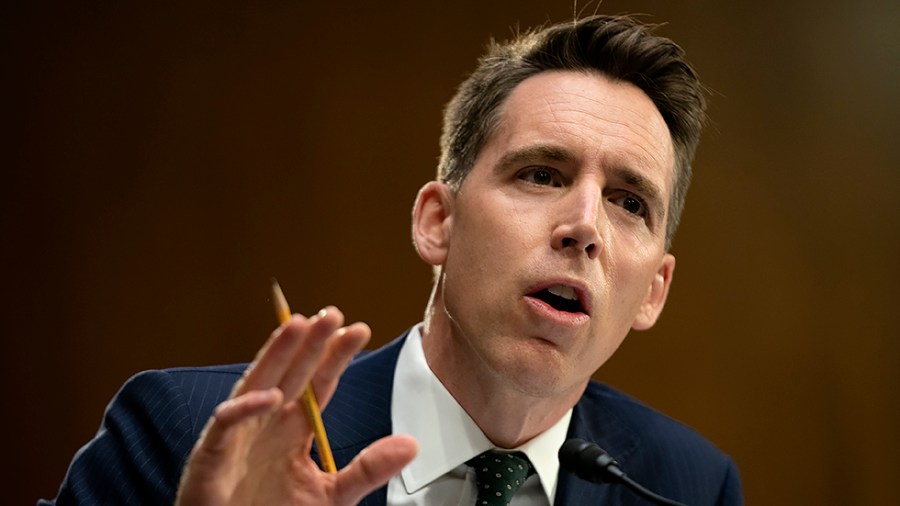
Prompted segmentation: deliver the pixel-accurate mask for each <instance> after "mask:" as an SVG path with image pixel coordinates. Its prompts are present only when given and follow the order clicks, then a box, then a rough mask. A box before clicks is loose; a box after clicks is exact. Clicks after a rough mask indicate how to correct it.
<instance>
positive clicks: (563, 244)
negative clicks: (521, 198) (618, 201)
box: [551, 188, 603, 260]
mask: <svg viewBox="0 0 900 506" xmlns="http://www.w3.org/2000/svg"><path fill="white" fill-rule="evenodd" d="M560 204H561V205H560V206H559V207H557V208H556V209H555V211H556V213H557V216H556V220H555V221H556V224H555V225H554V227H553V232H552V234H551V245H552V246H553V249H555V250H560V251H566V250H568V251H573V252H578V253H581V252H582V251H583V252H584V253H585V254H586V255H587V256H588V258H590V259H591V260H593V259H596V258H597V257H598V256H599V255H600V248H601V240H600V225H599V223H600V219H601V213H602V212H603V208H602V195H601V191H600V190H599V189H595V188H580V189H574V188H573V189H572V191H571V192H569V194H567V195H566V196H565V197H564V198H563V199H562V200H561V201H560Z"/></svg>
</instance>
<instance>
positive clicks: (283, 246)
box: [0, 0, 900, 505]
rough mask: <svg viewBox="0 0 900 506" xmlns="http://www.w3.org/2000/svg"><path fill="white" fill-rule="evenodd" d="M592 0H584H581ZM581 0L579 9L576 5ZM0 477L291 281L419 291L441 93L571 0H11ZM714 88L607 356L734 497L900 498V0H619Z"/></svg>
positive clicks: (401, 301)
mask: <svg viewBox="0 0 900 506" xmlns="http://www.w3.org/2000/svg"><path fill="white" fill-rule="evenodd" d="M582 7H583V8H584V9H586V10H587V11H588V12H590V11H593V10H594V9H595V8H597V6H596V5H594V4H591V5H582ZM579 8H581V7H579ZM3 10H4V12H5V15H4V18H5V19H4V21H2V24H3V27H4V28H3V31H4V43H5V46H6V48H5V51H4V57H3V63H2V65H3V67H4V72H3V81H4V85H5V86H4V87H5V88H6V92H5V93H4V100H3V112H2V116H3V119H4V123H6V125H7V126H6V128H5V130H6V132H7V133H6V134H5V135H4V136H3V141H2V142H3V145H4V148H3V159H2V161H0V165H2V179H0V198H2V201H0V210H2V215H0V226H2V229H0V233H2V236H0V237H2V244H3V246H2V251H3V257H4V261H3V303H2V322H3V329H2V333H3V336H4V339H5V342H6V343H7V346H8V348H7V350H8V351H7V352H6V353H5V356H6V357H7V358H6V360H5V362H6V363H5V365H4V367H3V373H2V374H3V378H2V380H3V385H4V386H5V393H4V402H3V404H4V408H3V413H4V414H3V418H4V426H5V438H6V443H5V444H4V447H5V449H6V451H5V452H4V454H5V459H6V461H7V465H6V466H4V467H5V468H6V469H7V471H5V473H4V477H3V480H4V482H6V483H7V486H6V487H5V489H6V494H5V496H6V497H7V500H9V504H32V503H33V502H34V501H35V500H36V499H37V498H38V497H40V496H43V497H52V496H53V495H54V494H55V491H56V487H57V486H58V484H59V482H60V481H61V479H62V477H63V475H64V473H65V471H66V467H67V465H68V462H69V460H70V459H71V458H72V455H73V454H74V453H75V451H76V450H77V449H78V448H79V447H80V446H81V445H82V444H84V443H85V442H87V441H88V440H89V439H90V438H91V437H92V435H93V434H94V432H95V431H96V429H97V426H98V423H99V421H100V417H101V414H102V412H103V408H104V406H105V404H106V403H107V401H108V400H109V399H110V397H111V396H112V395H114V393H115V392H116V390H117V389H118V387H119V386H120V385H121V383H122V382H123V381H125V379H127V378H128V377H129V376H130V375H132V374H134V373H136V372H138V371H140V370H143V369H148V368H163V367H170V366H179V365H201V364H214V363H223V362H242V361H246V360H249V359H250V358H252V356H253V354H254V352H255V350H256V349H257V347H258V346H259V345H260V344H261V343H262V342H263V341H264V339H265V338H266V336H268V334H269V332H270V331H271V330H272V329H273V328H274V326H275V321H274V315H273V312H272V308H271V305H270V303H269V301H268V288H269V278H270V277H271V276H273V275H274V276H277V277H278V279H279V280H280V281H281V284H282V286H283V287H284V289H285V292H286V293H287V296H288V298H289V300H290V301H291V304H292V307H293V308H294V309H295V310H297V311H300V312H305V313H311V312H313V311H316V310H318V309H319V308H320V307H322V306H324V305H326V304H336V305H338V306H340V307H341V308H342V309H343V310H344V311H345V313H346V314H347V315H348V317H349V318H352V319H354V320H364V321H367V322H368V323H369V324H370V325H371V326H372V328H373V329H374V332H375V341H376V343H377V344H380V343H383V342H386V341H388V340H390V339H392V338H393V337H395V336H396V335H398V334H399V333H401V332H402V331H404V330H405V329H406V328H407V327H408V326H410V325H412V324H414V323H415V322H417V321H419V319H420V318H421V313H422V309H423V307H424V304H425V301H426V298H427V296H428V291H429V288H430V282H431V275H430V270H429V268H428V267H426V266H425V265H424V264H422V263H421V262H420V261H419V259H418V257H417V256H416V254H415V252H414V250H413V248H412V246H411V244H410V238H409V235H410V234H409V213H410V210H411V205H412V201H413V198H414V196H415V193H416V190H417V189H418V188H419V186H420V185H421V184H423V183H424V182H425V181H427V180H428V179H430V178H432V177H433V174H434V167H435V163H436V158H437V155H438V147H437V139H438V135H439V129H440V117H441V108H442V106H443V104H444V103H445V102H446V101H447V100H448V99H449V97H450V96H451V94H452V93H453V91H454V89H455V86H456V85H457V84H458V83H459V81H460V80H461V79H462V78H463V77H464V76H465V75H466V74H467V73H468V72H469V71H470V70H471V69H472V68H473V66H474V62H475V59H476V58H477V56H478V55H479V54H480V52H481V49H482V47H483V46H484V44H485V43H486V42H487V40H488V39H489V37H491V36H493V37H496V38H506V37H508V36H509V35H510V34H511V33H512V31H513V28H512V27H515V26H521V27H530V26H533V25H536V24H540V23H543V22H545V21H548V20H550V21H563V20H567V19H571V18H572V16H573V6H572V2H563V1H555V2H550V1H532V0H518V1H507V0H502V1H492V2H483V1H474V0H458V1H455V2H441V1H424V0H422V1H417V2H413V1H395V2H355V1H350V2H315V3H313V2H300V1H276V0H271V1H260V2H234V1H227V0H226V1H217V2H210V1H206V2H201V1H189V2H171V1H161V2H112V1H106V2H101V1H98V2H48V1H33V2H21V1H20V2H9V3H7V4H6V5H5V6H4V7H3ZM599 11H601V12H604V13H618V12H641V13H649V14H650V15H649V16H647V17H646V18H645V19H646V20H648V21H651V22H659V23H666V24H665V26H663V27H662V28H661V30H660V32H661V33H662V34H664V35H667V36H670V37H672V38H674V39H675V40H677V41H678V42H679V43H681V44H682V45H683V47H684V48H685V49H686V50H687V51H688V54H689V57H690V60H691V61H692V62H693V63H694V65H695V66H696V67H697V68H698V70H699V72H700V74H701V76H702V77H703V78H704V80H705V82H706V83H707V85H708V86H709V87H710V89H711V91H712V106H711V111H710V112H711V116H712V120H713V124H712V126H711V127H710V128H709V129H708V131H707V133H706V135H705V138H704V142H703V143H702V144H701V149H700V152H699V154H698V159H697V163H696V178H695V183H694V186H693V188H692V190H691V193H690V196H689V198H688V205H687V209H686V211H685V216H684V220H683V225H682V228H681V230H680V233H679V236H678V237H677V238H676V241H675V247H674V251H675V253H676V255H677V256H678V269H677V273H676V274H677V275H676V283H675V285H674V290H673V293H672V294H671V297H670V302H669V306H668V307H667V309H666V312H665V314H664V316H663V318H662V320H661V322H660V323H659V325H658V326H657V327H656V328H655V329H653V330H652V331H649V332H644V333H639V334H634V335H632V336H631V337H630V338H629V339H628V340H626V342H625V344H624V345H623V347H622V349H620V351H619V353H618V354H617V355H616V356H615V357H613V359H612V360H611V361H610V362H609V363H608V364H607V365H606V366H604V367H603V368H602V369H601V370H600V371H599V373H598V375H597V376H598V378H600V379H602V380H604V381H607V382H609V383H612V384H613V385H616V386H618V387H620V388H622V389H624V390H626V391H627V392H629V393H632V394H634V395H636V396H638V397H640V398H642V399H643V400H645V401H647V402H648V403H650V404H652V405H654V406H656V407H658V408H660V409H662V410H663V411H665V412H667V413H669V414H671V415H672V416H674V417H676V418H679V419H681V420H683V421H685V422H687V423H688V424H690V425H692V426H694V427H696V428H698V429H699V430H700V431H701V432H703V433H704V434H706V435H707V436H708V437H709V438H710V439H712V440H713V441H714V442H715V443H716V444H717V445H719V446H720V447H721V448H722V449H723V450H725V451H726V452H728V453H729V454H731V455H732V456H734V458H735V459H736V460H737V462H738V464H739V465H740V467H741V470H742V473H743V479H744V482H745V489H746V497H747V501H748V503H749V504H760V505H796V504H834V505H837V504H842V505H843V504H854V505H883V504H900V489H898V488H897V487H896V478H897V477H898V475H900V473H898V465H897V461H896V455H897V454H898V453H900V441H898V431H897V427H900V402H898V385H900V344H898V341H900V339H898V337H900V317H898V310H897V309H896V305H897V303H898V300H900V297H898V296H900V289H898V285H900V204H898V197H900V174H898V168H900V143H898V142H897V141H896V140H895V136H896V135H897V134H898V133H900V98H898V93H897V90H898V89H900V30H898V27H900V4H898V3H897V2H895V1H893V0H881V1H879V0H860V1H858V2H853V3H839V2H825V3H822V2H813V1H806V0H789V1H787V2H782V3H780V4H778V5H777V6H772V5H764V4H760V3H759V2H752V1H750V0H735V1H731V2H720V1H712V0H705V1H694V2H671V1H663V0H659V1H650V0H647V1H625V0H619V1H614V0H607V1H605V2H603V3H602V5H600V6H599Z"/></svg>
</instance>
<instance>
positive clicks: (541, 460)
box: [391, 324, 572, 504]
mask: <svg viewBox="0 0 900 506" xmlns="http://www.w3.org/2000/svg"><path fill="white" fill-rule="evenodd" d="M421 328H422V325H421V324H419V325H417V326H415V327H414V328H413V329H412V330H411V331H410V332H409V334H408V336H407V338H406V342H405V343H404V344H403V348H402V349H401V350H400V356H399V358H398V360H397V368H396V371H395V372H394V388H393V393H392V396H391V399H392V400H391V419H392V421H393V422H392V423H393V432H394V433H395V434H409V435H411V436H413V437H415V438H416V440H417V441H419V442H420V447H419V453H418V455H417V456H416V458H415V459H414V460H413V461H412V463H410V464H409V465H408V466H406V467H405V468H404V469H403V471H402V472H401V477H402V479H403V486H404V487H405V488H406V491H407V493H410V494H411V493H414V492H416V491H417V490H419V489H421V488H422V487H424V486H426V485H428V484H429V483H431V482H432V481H434V480H435V479H437V478H439V477H440V476H442V475H444V474H446V473H448V472H450V471H452V470H453V469H455V468H456V467H458V466H460V465H462V464H463V463H465V462H466V461H467V460H469V459H470V458H472V457H474V456H476V455H478V454H480V453H482V452H485V451H487V450H490V449H492V448H494V445H493V444H492V443H491V442H490V440H489V439H488V438H487V437H486V436H485V435H484V433H482V432H481V429H479V428H478V425H476V424H475V422H474V421H473V420H472V418H471V417H470V416H469V415H468V413H466V412H465V410H463V409H462V407H461V406H460V405H459V403H457V402H456V399H454V398H453V396H452V395H450V392H448V391H447V389H446V388H444V385H443V384H441V382H440V380H438V378H437V377H436V376H435V375H434V373H433V372H432V371H431V369H430V368H429V367H428V363H427V362H426V360H425V352H424V350H423V349H422V334H421ZM571 418H572V410H571V409H569V410H568V411H567V412H566V413H565V415H563V417H562V418H561V419H560V420H559V421H557V422H556V423H555V424H554V425H553V426H552V427H550V429H548V430H547V431H545V432H543V433H542V434H540V435H538V436H536V437H535V438H533V439H531V440H530V441H528V442H527V443H525V444H523V445H522V446H521V447H519V448H515V450H517V451H521V452H523V453H525V455H527V456H528V459H529V460H530V461H531V463H532V465H533V466H534V470H535V473H537V475H538V477H539V478H540V481H541V486H542V487H543V489H544V493H545V494H547V499H548V500H549V502H550V504H553V497H554V495H555V493H556V481H557V477H558V474H559V459H558V458H557V451H558V450H559V447H560V446H562V444H563V442H564V441H565V438H566V432H567V430H568V427H569V422H570V420H571ZM426 441H427V444H421V442H426Z"/></svg>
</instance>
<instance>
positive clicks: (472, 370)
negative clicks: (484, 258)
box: [422, 293, 586, 448]
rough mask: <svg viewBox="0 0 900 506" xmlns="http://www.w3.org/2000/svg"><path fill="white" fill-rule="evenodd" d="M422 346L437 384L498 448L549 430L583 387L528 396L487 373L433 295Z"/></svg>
mask: <svg viewBox="0 0 900 506" xmlns="http://www.w3.org/2000/svg"><path fill="white" fill-rule="evenodd" d="M422 346H423V349H424V352H425V359H426V361H427V362H428V366H429V367H430V368H431V370H432V371H433V372H434V374H435V376H436V377H437V378H438V380H440V382H441V383H442V384H443V385H444V387H445V388H446V389H447V391H449V392H450V394H451V395H452V396H453V397H454V399H456V402H458V403H459V405H460V406H461V407H462V408H463V409H464V410H465V411H466V413H468V415H469V416H470V417H472V420H474V421H475V423H476V424H477V425H478V427H479V428H480V429H481V431H482V432H483V433H484V435H485V436H486V437H487V438H488V439H489V440H490V441H491V442H492V443H493V444H494V445H495V446H497V447H499V448H516V447H518V446H521V445H522V444H524V443H526V442H528V441H529V440H531V439H532V438H534V437H535V436H537V435H539V434H541V433H542V432H544V431H546V430H547V429H549V428H550V427H552V426H553V424H555V423H556V422H557V421H559V419H560V418H562V416H563V415H564V414H565V413H566V412H567V411H568V410H569V409H570V408H571V407H572V406H574V405H575V403H576V402H577V401H578V399H579V398H580V396H581V394H582V392H583V391H584V387H585V386H586V382H585V384H581V385H578V386H577V387H575V388H570V389H568V391H565V390H564V391H553V392H531V391H528V389H527V388H524V387H521V386H520V385H518V384H517V383H516V382H515V381H514V380H511V378H510V377H508V376H505V375H504V374H502V373H501V372H498V371H495V370H492V369H491V368H490V367H489V366H488V364H487V363H486V362H485V361H484V360H483V359H482V358H481V357H479V356H478V354H477V353H476V352H475V351H474V350H473V349H472V347H471V346H469V344H468V340H467V339H466V337H465V336H462V335H460V331H459V330H458V329H457V328H455V327H454V325H453V324H452V321H451V318H450V317H449V315H447V313H446V311H445V309H444V307H443V305H442V304H440V295H439V294H437V295H436V294H434V293H433V294H432V299H431V301H430V303H429V308H428V310H427V311H426V315H425V326H424V329H423V333H422Z"/></svg>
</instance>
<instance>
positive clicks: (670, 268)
mask: <svg viewBox="0 0 900 506" xmlns="http://www.w3.org/2000/svg"><path fill="white" fill-rule="evenodd" d="M674 273H675V257H674V256H672V255H671V254H670V253H666V254H665V255H664V256H663V259H662V263H661V264H660V266H659V270H658V271H657V272H656V275H654V276H653V281H652V282H651V283H650V288H649V289H648V290H647V297H646V298H644V302H643V303H641V308H640V310H638V314H637V316H636V317H635V318H634V323H632V324H631V328H633V329H634V330H647V329H649V328H650V327H652V326H653V325H654V324H655V323H656V320H657V319H658V318H659V315H660V313H662V310H663V306H665V305H666V298H667V297H668V296H669V286H671V285H672V275H673V274H674Z"/></svg>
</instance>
